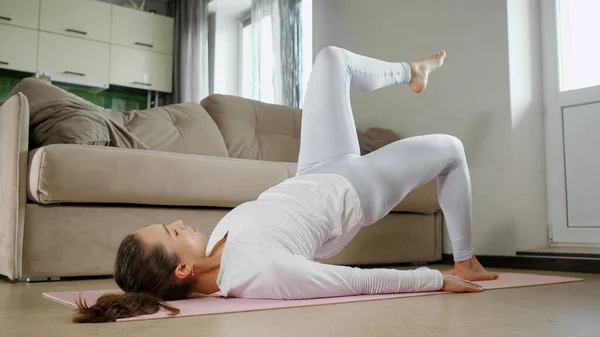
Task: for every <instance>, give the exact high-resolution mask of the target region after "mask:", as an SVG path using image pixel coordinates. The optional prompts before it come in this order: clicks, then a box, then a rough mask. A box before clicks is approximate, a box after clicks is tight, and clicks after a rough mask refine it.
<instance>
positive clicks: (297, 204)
mask: <svg viewBox="0 0 600 337" xmlns="http://www.w3.org/2000/svg"><path fill="white" fill-rule="evenodd" d="M362 224H363V209H362V205H361V202H360V199H359V196H358V194H357V193H356V190H355V189H354V187H353V186H352V184H351V183H350V182H349V181H348V180H347V179H346V178H344V177H342V176H339V175H334V174H306V175H301V176H298V177H294V178H291V179H288V180H286V181H284V182H282V183H281V184H279V185H277V186H275V187H273V188H271V189H269V190H267V191H266V192H264V193H262V194H261V195H260V196H259V197H258V199H257V200H255V201H251V202H247V203H244V204H242V205H240V206H238V207H236V208H235V209H233V210H232V211H231V212H229V213H228V214H227V215H226V216H225V217H224V218H223V219H222V220H221V221H220V222H219V223H218V224H217V226H216V227H215V230H214V231H213V233H212V234H211V236H210V239H209V241H208V246H207V250H206V253H207V255H208V254H210V252H212V250H213V248H214V246H215V245H216V244H217V242H219V241H220V240H221V239H223V237H225V235H227V241H226V242H225V246H224V248H223V255H222V257H221V270H220V272H219V276H218V279H217V285H218V286H219V289H221V292H220V293H219V295H222V296H230V297H239V298H267V299H307V298H320V297H334V296H349V295H362V294H384V293H400V292H416V291H434V290H439V289H440V288H441V287H442V284H443V279H442V275H441V273H440V272H439V271H436V270H430V269H428V268H420V269H417V270H412V271H399V270H393V269H359V268H351V267H344V266H334V265H327V264H322V263H318V262H315V261H313V259H314V258H327V257H330V256H333V255H335V254H337V253H338V252H339V251H340V250H341V249H342V248H344V246H346V245H347V244H348V242H350V241H351V240H352V238H353V237H354V236H355V235H356V233H357V232H358V231H359V230H360V228H361V227H362Z"/></svg>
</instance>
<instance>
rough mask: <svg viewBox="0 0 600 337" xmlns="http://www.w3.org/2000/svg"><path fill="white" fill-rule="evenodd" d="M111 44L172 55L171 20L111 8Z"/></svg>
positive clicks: (114, 7)
mask: <svg viewBox="0 0 600 337" xmlns="http://www.w3.org/2000/svg"><path fill="white" fill-rule="evenodd" d="M111 31H112V33H111V42H112V43H115V44H119V45H122V46H125V47H132V48H137V49H144V50H149V51H154V52H159V53H165V54H173V19H172V18H169V17H166V16H162V15H156V14H151V13H146V12H142V11H138V10H134V9H131V8H125V7H120V6H113V8H112V30H111Z"/></svg>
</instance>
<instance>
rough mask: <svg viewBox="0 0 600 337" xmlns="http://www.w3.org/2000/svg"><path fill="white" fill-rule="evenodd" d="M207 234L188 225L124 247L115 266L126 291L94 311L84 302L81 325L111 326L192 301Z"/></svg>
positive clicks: (132, 239)
mask: <svg viewBox="0 0 600 337" xmlns="http://www.w3.org/2000/svg"><path fill="white" fill-rule="evenodd" d="M206 246H207V239H206V236H205V235H204V234H201V233H199V232H198V231H196V230H195V229H193V228H191V227H189V226H184V225H183V223H182V222H181V221H177V222H174V223H172V224H170V225H167V226H165V225H151V226H148V227H144V228H142V229H140V230H139V231H137V232H136V233H134V234H131V235H128V236H127V237H125V238H124V239H123V241H122V242H121V244H120V246H119V249H118V251H117V258H116V262H115V273H114V276H115V281H116V283H117V285H118V286H119V287H120V288H121V289H122V290H123V291H124V292H125V294H122V295H107V296H103V297H102V298H100V299H99V300H98V301H97V302H96V304H95V305H93V306H91V307H88V306H87V305H86V304H85V303H81V302H80V303H78V307H79V309H78V311H77V314H76V315H75V317H74V321H75V322H107V321H114V320H115V319H117V318H125V317H132V316H137V315H141V314H148V313H152V312H156V311H158V310H159V308H160V307H161V306H162V307H164V308H166V309H168V310H170V311H171V312H172V313H176V310H175V309H173V308H171V307H169V306H167V305H165V304H163V303H162V301H173V300H180V299H184V298H186V297H187V296H188V295H189V294H190V293H191V292H192V290H193V287H194V285H195V282H194V276H195V275H194V264H197V263H200V262H201V261H202V260H203V259H205V258H206V255H205V250H206Z"/></svg>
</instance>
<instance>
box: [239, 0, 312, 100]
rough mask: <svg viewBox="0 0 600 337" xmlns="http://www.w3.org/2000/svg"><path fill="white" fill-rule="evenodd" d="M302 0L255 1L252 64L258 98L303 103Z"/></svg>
mask: <svg viewBox="0 0 600 337" xmlns="http://www.w3.org/2000/svg"><path fill="white" fill-rule="evenodd" d="M300 3H301V0H253V1H252V11H251V20H252V36H253V47H254V48H255V49H254V51H253V52H254V54H255V57H253V58H252V59H253V64H252V78H253V86H252V88H253V93H252V96H253V97H254V98H255V99H258V100H261V101H264V102H268V103H276V104H282V105H287V106H291V107H299V106H300V102H301V99H300V95H301V88H302V57H301V55H302V26H301V16H300Z"/></svg>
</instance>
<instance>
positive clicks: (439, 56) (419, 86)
mask: <svg viewBox="0 0 600 337" xmlns="http://www.w3.org/2000/svg"><path fill="white" fill-rule="evenodd" d="M445 57H446V51H445V50H441V51H440V52H439V53H435V54H433V55H431V57H430V58H429V60H425V61H420V62H411V63H409V64H408V65H409V66H410V75H411V80H410V83H409V84H408V85H409V86H410V89H411V90H412V91H414V92H415V93H417V94H420V93H421V92H423V90H425V88H426V87H427V78H428V77H429V73H431V72H432V71H435V70H438V69H440V68H441V67H442V64H444V58H445Z"/></svg>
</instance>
